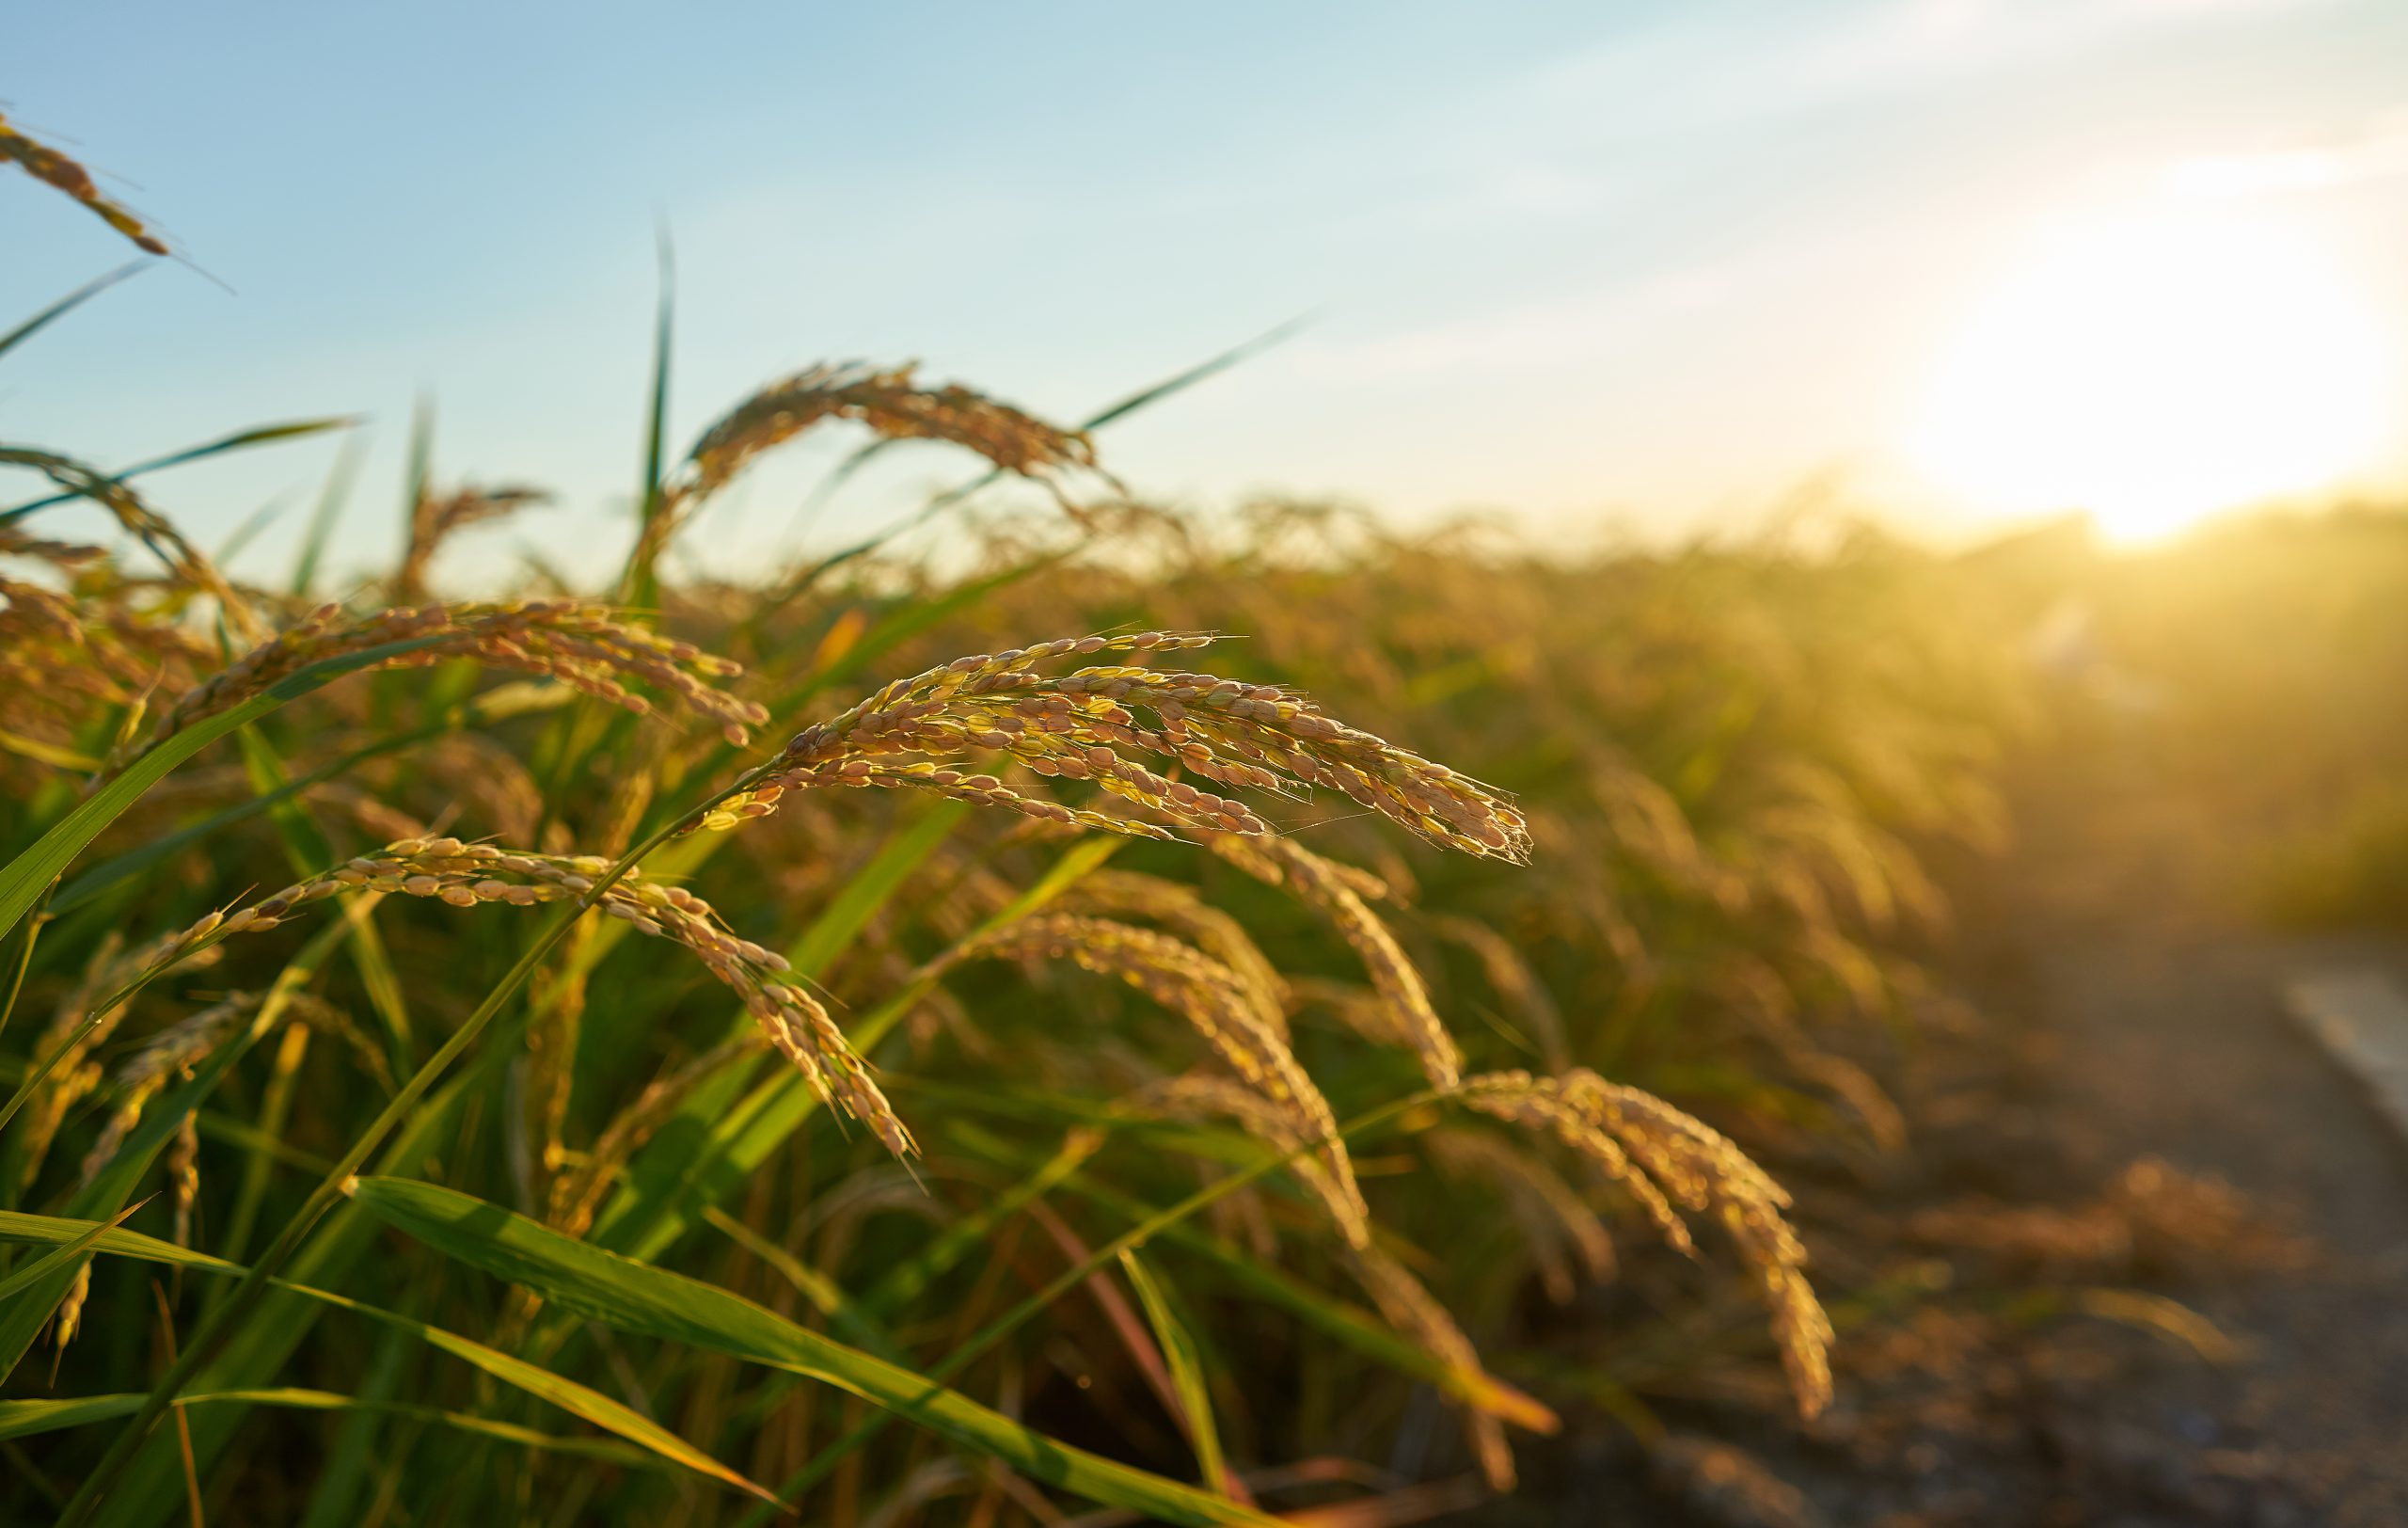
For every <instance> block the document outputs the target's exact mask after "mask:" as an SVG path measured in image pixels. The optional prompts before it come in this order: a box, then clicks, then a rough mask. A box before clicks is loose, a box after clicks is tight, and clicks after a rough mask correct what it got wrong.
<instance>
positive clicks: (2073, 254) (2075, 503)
mask: <svg viewBox="0 0 2408 1528" xmlns="http://www.w3.org/2000/svg"><path fill="white" fill-rule="evenodd" d="M2386 360H2387V358H2386V356H2385V353H2384V336H2383V335H2382V333H2381V332H2380V326H2379V325H2378V324H2377V322H2376V320H2375V319H2374V318H2373V316H2372V315H2371V314H2370V312H2369V311H2368V310H2367V309H2366V308H2365V306H2364V305H2363V304H2362V303H2361V302H2360V301H2359V299H2358V297H2357V296H2356V294H2354V293H2353V291H2352V290H2351V289H2350V287H2349V285H2348V283H2347V281H2346V280H2345V279H2344V278H2343V277H2342V275H2341V274H2340V272H2339V271H2338V270H2337V268H2336V267H2335V265H2334V264H2333V263H2331V262H2330V261H2328V260H2327V259H2326V258H2325V257H2324V256H2323V254H2322V252H2321V250H2319V249H2318V248H2317V247H2315V245H2314V244H2313V243H2311V242H2310V241H2308V240H2307V239H2305V238H2304V237H2302V236H2301V235H2299V234H2298V233H2296V232H2295V231H2291V230H2289V229H2287V228H2284V227H2282V226H2280V225H2277V224H2275V223H2273V222H2271V221H2259V220H2249V219H2244V218H2240V217H2232V216H2204V215H2202V216H2190V215H2139V216H2131V217H2126V218H2120V219H2112V220H2100V221H2095V222H2089V223H2084V224H2082V225H2079V226H2076V227H2072V228H2069V229H2067V230H2065V231H2061V232H2060V233H2059V234H2058V235H2056V236H2055V237H2054V238H2052V239H2051V240H2049V241H2047V242H2046V243H2045V244H2044V245H2043V246H2042V247H2040V248H2039V249H2038V250H2037V251H2036V253H2035V255H2034V256H2033V257H2032V258H2031V259H2030V260H2029V261H2028V262H2027V263H2024V264H2023V265H2022V267H2021V268H2020V269H2019V270H2017V271H2016V272H2015V273H2014V274H2012V275H2011V276H2009V277H2008V279H2006V280H2005V282H2004V284H2003V285H2001V286H2000V287H1999V288H1998V289H1997V290H1996V291H1995V292H1994V293H1993V294H1991V295H1990V296H1989V298H1988V300H1987V301H1986V302H1985V303H1984V304H1982V305H1981V307H1980V308H1979V309H1978V310H1976V311H1975V312H1974V314H1973V315H1972V319H1971V320H1970V322H1969V323H1968V324H1967V326H1966V327H1965V329H1964V331H1963V333H1962V334H1961V335H1960V336H1959V338H1958V339H1957V342H1956V344H1955V345H1954V347H1953V349H1952V350H1951V351H1950V352H1949V354H1948V355H1947V357H1946V358H1945V359H1944V360H1943V363H1942V365H1941V370H1940V374H1939V375H1938V377H1937V378H1936V379H1935V381H1934V385H1933V387H1932V390H1931V392H1930V394H1929V396H1928V399H1927V402H1926V406H1925V411H1924V415H1923V418H1922V419H1921V421H1920V422H1919V424H1918V428H1917V431H1916V435H1915V438H1914V440H1913V448H1914V453H1915V454H1916V456H1917V457H1918V458H1919V459H1920V461H1921V463H1922V464H1923V465H1924V467H1925V469H1927V470H1929V471H1930V472H1931V473H1932V474H1933V475H1934V476H1935V477H1937V478H1938V479H1939V480H1940V481H1941V482H1942V483H1943V484H1945V485H1947V486H1949V487H1950V488H1951V489H1953V490H1955V491H1956V492H1957V493H1959V494H1961V495H1963V496H1964V497H1965V498H1966V499H1967V500H1969V501H1972V502H1973V503H1974V504H1976V505H1978V506H1979V507H1981V508H1984V509H1989V510H2008V511H2038V510H2057V509H2085V510H2088V511H2090V512H2091V513H2092V514H2093V515H2094V516H2095V517H2097V519H2098V522H2099V526H2100V528H2101V529H2102V530H2103V531H2105V532H2106V533H2108V534H2110V535H2112V536H2115V537H2117V538H2119V539H2125V540H2136V539H2147V538H2148V537H2151V536H2156V535H2162V534H2165V533H2170V532H2173V531H2177V530H2179V529H2180V528H2182V527H2183V526H2185V525H2187V524H2189V523H2191V522H2192V521H2194V520H2195V519H2197V518H2199V517H2202V516H2205V515H2209V514H2212V513H2214V512H2216V511H2218V510H2223V509H2228V508H2231V507H2234V506H2237V505H2241V504H2245V503H2249V502H2251V501H2258V500H2263V499H2267V498H2271V497H2274V496H2278V495H2283V494H2289V493H2297V492H2305V491H2310V490H2315V489H2319V488H2325V487H2329V486H2332V485H2335V484H2336V483H2337V482H2338V481H2339V480H2341V479H2343V478H2345V477H2346V476H2347V475H2348V474H2350V473H2351V472H2352V471H2353V470H2356V469H2358V468H2359V467H2361V466H2362V465H2364V464H2365V462H2366V461H2367V460H2368V458H2369V457H2370V456H2371V455H2372V454H2374V453H2375V452H2376V450H2377V449H2378V448H2379V447H2380V446H2381V445H2382V443H2383V440H2384V431H2385V429H2386V428H2387V427H2388V426H2389V425H2390V424H2391V422H2392V420H2393V412H2392V401H2391V389H2390V387H2389V385H2388V384H2389V378H2388V377H2387V375H2386V373H2387V370H2388V367H2387V364H2386Z"/></svg>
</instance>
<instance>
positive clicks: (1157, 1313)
mask: <svg viewBox="0 0 2408 1528" xmlns="http://www.w3.org/2000/svg"><path fill="white" fill-rule="evenodd" d="M1120 1271H1121V1272H1123V1273H1125V1274H1127V1275H1128V1276H1129V1284H1130V1287H1131V1288H1133V1289H1134V1290H1136V1292H1137V1303H1138V1304H1140V1305H1142V1306H1144V1307H1145V1311H1146V1324H1147V1325H1148V1326H1149V1327H1151V1328H1153V1329H1154V1345H1155V1346H1157V1347H1159V1348H1161V1349H1162V1351H1163V1361H1164V1363H1165V1364H1167V1365H1169V1367H1170V1382H1171V1387H1172V1389H1173V1390H1174V1391H1175V1392H1176V1393H1177V1394H1178V1396H1179V1405H1180V1410H1182V1411H1184V1412H1185V1413H1186V1415H1184V1416H1182V1417H1180V1419H1179V1420H1180V1425H1182V1426H1184V1427H1185V1428H1186V1429H1187V1440H1188V1441H1189V1442H1190V1443H1191V1444H1193V1445H1194V1446H1195V1449H1196V1471H1197V1472H1198V1475H1199V1477H1200V1478H1201V1479H1202V1480H1203V1482H1204V1483H1205V1484H1206V1485H1207V1486H1215V1487H1217V1486H1220V1485H1221V1484H1222V1483H1223V1478H1224V1476H1225V1474H1226V1467H1225V1466H1224V1464H1223V1462H1222V1457H1221V1435H1220V1431H1219V1429H1218V1428H1216V1427H1215V1426H1214V1425H1213V1424H1212V1393H1210V1392H1209V1391H1208V1390H1207V1389H1206V1388H1205V1384H1204V1360H1203V1356H1202V1355H1201V1354H1200V1353H1198V1352H1197V1351H1196V1339H1195V1338H1194V1337H1193V1336H1191V1335H1190V1334H1189V1333H1188V1330H1187V1326H1186V1324H1185V1323H1184V1322H1182V1321H1180V1319H1179V1316H1178V1314H1177V1313H1174V1312H1173V1311H1172V1310H1171V1307H1170V1299H1169V1297H1167V1296H1165V1295H1164V1293H1163V1288H1162V1285H1161V1284H1160V1283H1158V1282H1157V1281H1155V1279H1154V1276H1153V1275H1152V1274H1151V1273H1149V1272H1148V1271H1147V1268H1146V1265H1145V1264H1144V1263H1143V1262H1142V1261H1140V1260H1139V1258H1138V1256H1137V1253H1136V1251H1135V1250H1134V1249H1122V1251H1121V1253H1120Z"/></svg>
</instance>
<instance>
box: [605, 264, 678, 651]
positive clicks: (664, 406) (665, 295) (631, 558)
mask: <svg viewBox="0 0 2408 1528" xmlns="http://www.w3.org/2000/svg"><path fill="white" fill-rule="evenodd" d="M659 253H660V307H659V310H658V313H657V316H656V318H655V320H654V324H653V337H652V387H651V390H650V393H649V397H648V400H647V402H646V403H645V406H644V444H643V481H642V483H640V484H638V485H636V525H637V528H638V533H637V536H636V545H635V549H634V551H632V552H630V553H629V554H628V559H627V566H626V573H625V574H624V575H622V576H621V578H620V581H619V594H620V597H621V600H622V602H623V603H626V604H629V605H633V606H634V607H636V608H637V609H638V610H650V609H651V608H652V607H653V605H654V604H655V603H656V602H657V600H658V599H659V598H660V583H659V579H658V576H657V572H656V571H655V569H654V567H653V565H652V563H651V561H650V560H649V559H648V558H644V557H643V553H644V552H645V550H646V549H649V548H651V538H650V537H648V536H646V535H644V534H643V533H642V531H643V530H644V529H646V528H648V527H650V526H651V524H652V522H653V518H654V517H656V516H657V515H658V514H659V513H660V508H661V500H660V482H661V474H662V472H663V471H665V470H666V469H667V467H668V456H669V357H670V351H671V348H672V342H673V339H674V338H675V335H676V318H677V252H676V250H675V248H674V247H672V246H671V244H670V242H669V231H668V230H667V229H666V228H663V229H662V230H661V231H660V246H659ZM640 559H641V560H640Z"/></svg>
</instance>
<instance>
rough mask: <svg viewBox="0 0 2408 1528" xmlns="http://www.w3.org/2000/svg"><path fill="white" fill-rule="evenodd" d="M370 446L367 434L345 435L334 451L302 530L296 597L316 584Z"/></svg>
mask: <svg viewBox="0 0 2408 1528" xmlns="http://www.w3.org/2000/svg"><path fill="white" fill-rule="evenodd" d="M367 449H368V447H367V441H366V438H365V437H364V435H347V436H344V437H343V439H342V449H341V451H338V452H337V453H335V463H334V466H332V467H330V468H328V469H327V470H326V484H325V487H323V488H321V489H319V490H318V502H317V507H315V508H314V509H312V510H310V511H309V530H308V531H307V532H306V533H303V535H302V537H301V550H300V553H299V555H297V556H296V557H295V558H294V559H293V583H292V591H293V595H294V597H305V596H307V595H308V594H309V591H310V590H312V589H314V588H316V587H317V584H318V569H319V567H320V565H322V564H324V563H325V556H326V543H327V541H328V540H330V539H331V538H332V537H333V535H334V533H335V522H336V521H337V520H338V519H340V518H341V517H342V506H343V505H344V504H345V503H347V502H349V501H350V499H351V488H352V485H353V484H355V483H356V482H357V481H358V480H359V461H360V458H361V457H362V456H363V455H365V454H366V453H367Z"/></svg>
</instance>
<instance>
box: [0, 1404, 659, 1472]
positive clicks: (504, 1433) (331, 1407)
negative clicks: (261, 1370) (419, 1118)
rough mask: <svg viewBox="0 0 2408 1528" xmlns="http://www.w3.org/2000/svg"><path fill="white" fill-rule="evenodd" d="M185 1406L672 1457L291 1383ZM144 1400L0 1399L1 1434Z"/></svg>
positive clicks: (129, 1409)
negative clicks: (318, 1415) (429, 1427)
mask: <svg viewBox="0 0 2408 1528" xmlns="http://www.w3.org/2000/svg"><path fill="white" fill-rule="evenodd" d="M176 1404H178V1405H179V1406H225V1405H229V1404H233V1405H241V1406H280V1407H286V1408H290V1409H296V1410H303V1411H351V1412H364V1413H367V1414H370V1415H375V1416H395V1417H408V1418H411V1419H413V1420H415V1421H419V1422H429V1423H434V1424H436V1425H438V1426H444V1427H451V1428H454V1429H456V1430H458V1431H460V1432H465V1433H471V1434H474V1435H476V1436H479V1437H483V1438H491V1439H495V1440H499V1441H501V1442H505V1443H515V1444H517V1445H518V1446H520V1447H521V1448H533V1449H543V1450H547V1451H548V1452H551V1453H556V1454H570V1455H575V1456H578V1457H579V1458H587V1459H594V1460H595V1461H597V1462H600V1463H603V1464H615V1465H618V1466H620V1467H622V1468H624V1469H632V1470H657V1469H660V1468H662V1467H663V1466H664V1464H665V1463H666V1462H667V1461H665V1460H663V1459H661V1458H660V1457H659V1456H657V1455H655V1454H652V1453H649V1452H647V1451H646V1450H643V1449H640V1448H635V1447H632V1446H630V1445H628V1444H626V1443H614V1442H611V1441H610V1440H608V1439H601V1438H568V1437H562V1435H560V1434H558V1433H547V1432H543V1431H541V1430H539V1429H537V1428H534V1427H522V1426H519V1425H516V1424H515V1423H509V1422H499V1421H496V1420H495V1419H493V1418H491V1417H480V1416H471V1415H470V1414H469V1413H467V1412H466V1411H452V1410H447V1409H444V1408H442V1407H436V1406H412V1405H409V1404H407V1403H405V1402H397V1401H366V1400H361V1399H359V1398H357V1397H356V1396H351V1395H344V1394H341V1393H337V1392H334V1391H329V1390H300V1389H293V1388H291V1387H286V1388H280V1389H276V1390H230V1391H220V1392H216V1393H209V1394H199V1395H186V1396H184V1397H183V1398H182V1400H180V1401H178V1402H177V1403H176ZM141 1406H142V1397H141V1396H140V1395H139V1394H135V1393H125V1394H116V1395H77V1396H73V1397H71V1398H68V1399H65V1400H55V1401H0V1438H26V1437H31V1436H33V1435H35V1434H39V1433H46V1432H56V1431H58V1430H60V1429H61V1428H66V1427H79V1426H82V1425H85V1424H86V1423H90V1422H105V1421H108V1420H110V1419H112V1418H115V1417H125V1416H132V1415H133V1414H134V1413H135V1411H136V1410H138V1409H140V1408H141Z"/></svg>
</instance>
